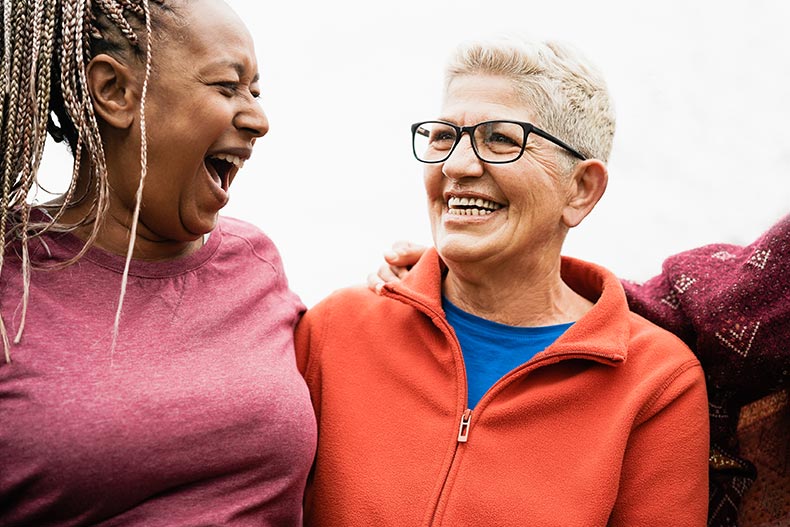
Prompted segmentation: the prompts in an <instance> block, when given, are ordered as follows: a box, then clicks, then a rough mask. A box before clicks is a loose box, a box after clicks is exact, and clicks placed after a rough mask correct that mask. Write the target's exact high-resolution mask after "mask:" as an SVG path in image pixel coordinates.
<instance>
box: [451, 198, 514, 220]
mask: <svg viewBox="0 0 790 527" xmlns="http://www.w3.org/2000/svg"><path fill="white" fill-rule="evenodd" d="M447 206H448V208H449V210H448V212H449V213H450V214H457V215H460V216H485V215H487V214H491V213H492V212H494V211H496V210H499V209H501V208H502V205H500V204H499V203H496V202H493V201H490V200H487V199H482V198H458V197H455V196H454V197H452V198H450V199H449V200H447ZM460 207H464V208H460Z"/></svg>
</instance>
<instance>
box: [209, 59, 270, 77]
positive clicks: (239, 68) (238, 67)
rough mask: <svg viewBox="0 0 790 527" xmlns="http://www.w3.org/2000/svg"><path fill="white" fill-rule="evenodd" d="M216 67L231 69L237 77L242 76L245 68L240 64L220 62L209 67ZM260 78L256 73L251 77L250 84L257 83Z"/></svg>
mask: <svg viewBox="0 0 790 527" xmlns="http://www.w3.org/2000/svg"><path fill="white" fill-rule="evenodd" d="M217 66H219V67H223V68H231V69H233V70H234V71H235V72H236V73H237V74H238V75H239V77H243V76H244V72H245V67H244V65H243V64H242V63H241V62H233V61H220V62H216V63H214V64H212V65H211V66H210V67H217ZM260 78H261V76H260V73H257V72H256V73H255V75H253V77H252V82H258V81H259V80H260Z"/></svg>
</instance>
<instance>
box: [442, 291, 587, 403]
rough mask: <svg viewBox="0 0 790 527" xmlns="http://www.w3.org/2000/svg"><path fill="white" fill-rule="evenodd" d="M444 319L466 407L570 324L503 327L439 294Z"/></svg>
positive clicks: (549, 342)
mask: <svg viewBox="0 0 790 527" xmlns="http://www.w3.org/2000/svg"><path fill="white" fill-rule="evenodd" d="M442 307H443V308H444V312H445V314H446V315H447V321H448V322H449V323H450V325H451V326H452V328H453V330H454V331H455V335H456V336H457V337H458V342H460V343H461V352H462V353H463V356H464V365H465V366H466V380H467V383H468V385H469V390H468V393H469V396H468V397H469V402H468V405H469V408H474V407H475V406H476V405H477V403H478V402H479V401H480V398H481V397H483V395H484V394H485V393H486V391H488V389H489V388H491V387H492V386H493V385H494V384H495V383H496V382H497V381H498V380H499V379H501V378H502V377H504V376H505V374H507V373H508V372H510V371H511V370H514V369H515V368H517V367H518V366H521V365H522V364H524V363H525V362H527V361H528V360H530V359H531V358H532V357H534V356H535V354H537V353H540V352H541V351H543V350H544V349H546V348H547V347H548V346H549V345H551V344H552V343H553V342H554V341H555V340H557V339H558V338H559V337H560V335H562V334H563V333H565V331H566V330H567V329H568V328H569V327H571V326H572V325H573V322H569V323H567V324H557V325H554V326H539V327H518V326H507V325H505V324H500V323H498V322H492V321H490V320H486V319H484V318H480V317H478V316H475V315H472V314H471V313H467V312H466V311H462V310H461V309H459V308H457V307H456V306H454V305H453V304H452V303H451V302H450V301H449V300H447V298H445V297H444V296H442Z"/></svg>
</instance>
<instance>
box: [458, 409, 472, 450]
mask: <svg viewBox="0 0 790 527" xmlns="http://www.w3.org/2000/svg"><path fill="white" fill-rule="evenodd" d="M471 420H472V410H470V409H469V408H467V409H466V410H464V413H463V415H462V416H461V425H460V426H459V427H458V442H459V443H466V442H467V440H468V439H469V430H470V429H471V428H472V425H471Z"/></svg>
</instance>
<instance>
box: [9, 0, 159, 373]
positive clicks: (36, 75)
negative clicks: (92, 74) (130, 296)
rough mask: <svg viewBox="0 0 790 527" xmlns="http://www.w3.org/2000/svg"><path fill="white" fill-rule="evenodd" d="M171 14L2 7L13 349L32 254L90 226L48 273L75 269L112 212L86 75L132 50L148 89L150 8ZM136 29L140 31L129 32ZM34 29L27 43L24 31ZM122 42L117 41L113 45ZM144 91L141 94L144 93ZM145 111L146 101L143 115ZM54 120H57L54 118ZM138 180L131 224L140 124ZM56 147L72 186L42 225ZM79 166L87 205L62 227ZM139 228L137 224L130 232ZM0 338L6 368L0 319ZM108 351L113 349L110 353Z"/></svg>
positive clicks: (125, 7)
mask: <svg viewBox="0 0 790 527" xmlns="http://www.w3.org/2000/svg"><path fill="white" fill-rule="evenodd" d="M149 1H150V4H151V5H157V6H159V7H160V8H162V9H164V10H166V11H168V10H169V9H168V8H167V7H166V6H165V3H164V2H163V0H2V4H0V6H1V9H2V13H1V14H2V24H0V31H2V45H3V49H2V52H0V61H2V63H0V147H2V156H0V175H1V176H2V185H0V272H2V269H3V264H4V261H5V256H6V252H7V249H8V248H9V246H10V244H11V243H16V242H19V244H20V246H21V251H22V260H23V262H22V273H23V282H24V284H23V287H24V293H23V298H22V316H21V322H20V324H19V327H18V330H17V333H16V337H15V339H14V341H15V342H17V343H18V342H19V341H20V339H21V336H22V331H23V329H24V324H25V317H26V313H27V308H28V298H29V285H30V269H31V262H30V257H29V252H28V245H29V242H30V240H31V239H32V238H35V237H38V236H40V235H41V234H43V233H44V232H46V231H47V230H56V231H69V230H73V229H75V228H77V227H80V226H85V225H90V231H89V234H88V236H87V240H86V243H85V244H84V246H83V248H82V250H81V251H80V252H79V253H78V254H77V255H75V256H74V257H73V258H71V259H69V260H67V261H64V262H59V263H58V264H56V265H54V266H52V267H50V268H53V269H55V268H60V267H63V266H66V265H69V264H71V263H73V262H75V261H76V260H78V259H79V258H80V257H82V255H84V253H85V252H86V251H87V250H88V249H89V248H90V247H91V245H92V244H93V243H94V242H95V240H96V237H97V235H98V231H99V227H100V225H101V222H102V220H103V218H104V216H105V214H106V212H107V209H108V207H109V185H108V182H107V166H106V159H105V153H104V149H103V146H102V144H103V143H102V138H101V135H100V133H99V126H98V122H97V119H96V114H95V112H94V107H93V102H92V100H91V97H90V92H89V90H88V83H87V78H86V66H87V64H88V62H89V61H90V59H91V57H92V55H93V53H94V51H95V50H99V51H101V52H109V53H112V52H113V50H117V49H118V48H119V47H120V48H126V49H131V50H132V51H133V52H134V56H136V57H138V58H140V59H142V61H143V62H144V64H145V80H144V87H147V84H148V78H149V75H150V70H151V41H152V39H151V38H150V37H151V24H152V17H151V14H150V6H149ZM132 20H134V21H135V23H137V25H138V26H140V25H142V26H143V27H142V28H141V29H139V30H135V28H134V24H132V23H131V21H132ZM31 27H32V28H33V32H32V38H30V37H29V35H30V28H31ZM118 35H120V38H118ZM144 91H145V88H144ZM143 108H144V96H143V101H142V103H141V112H142V109H143ZM51 115H54V116H55V119H57V121H58V122H57V123H56V122H55V119H52V118H51ZM141 129H142V132H143V134H142V138H143V139H142V144H141V154H140V159H141V180H140V187H139V189H138V194H137V203H136V206H135V211H134V218H135V220H136V219H137V217H138V215H139V209H140V200H141V196H142V184H143V181H144V177H145V172H146V166H147V160H146V158H147V155H146V150H147V147H146V141H145V121H144V114H142V115H141ZM47 131H49V133H50V134H51V135H52V137H53V138H54V139H55V140H56V141H58V142H60V141H63V140H64V139H65V140H67V141H68V144H69V146H70V149H71V151H72V153H73V155H74V164H73V167H72V174H71V180H70V183H69V186H68V188H67V190H66V192H65V193H64V196H63V199H62V203H61V205H60V207H59V208H58V210H56V211H54V212H53V213H51V218H50V219H49V220H48V221H46V222H41V221H31V217H30V209H31V201H32V200H31V197H32V192H34V189H37V188H38V187H39V185H38V169H39V166H40V162H41V158H42V155H43V150H44V144H45V142H46V133H47ZM83 158H87V160H88V161H89V163H88V166H89V171H90V181H91V184H92V185H93V187H94V188H93V192H92V195H93V201H92V203H91V204H90V207H89V211H88V213H87V214H86V215H85V217H83V218H82V219H81V220H80V221H79V222H77V223H76V224H65V223H63V222H61V221H60V220H61V218H62V215H63V213H64V211H65V210H66V209H67V208H68V207H70V206H73V205H74V204H75V203H76V202H78V201H79V200H81V199H82V198H81V197H76V198H75V193H76V189H77V182H78V177H79V174H80V172H79V171H80V166H81V164H82V162H83ZM135 225H136V221H135V222H134V223H133V230H134V226H135ZM133 244H134V232H132V236H131V237H130V240H129V251H128V253H127V266H126V270H125V271H124V276H123V285H122V290H121V296H120V298H119V306H118V312H117V314H116V319H115V324H114V330H113V342H115V335H117V327H118V322H119V320H120V313H121V307H122V304H123V292H124V291H125V284H126V280H127V274H128V262H129V261H130V259H131V254H132V248H133ZM3 301H5V302H8V301H10V299H7V298H0V302H3ZM0 336H1V337H2V341H3V349H4V354H5V361H6V362H10V361H11V355H10V347H11V346H10V342H9V338H8V333H7V330H6V325H5V321H4V320H3V318H2V316H0ZM113 346H114V344H113Z"/></svg>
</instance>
